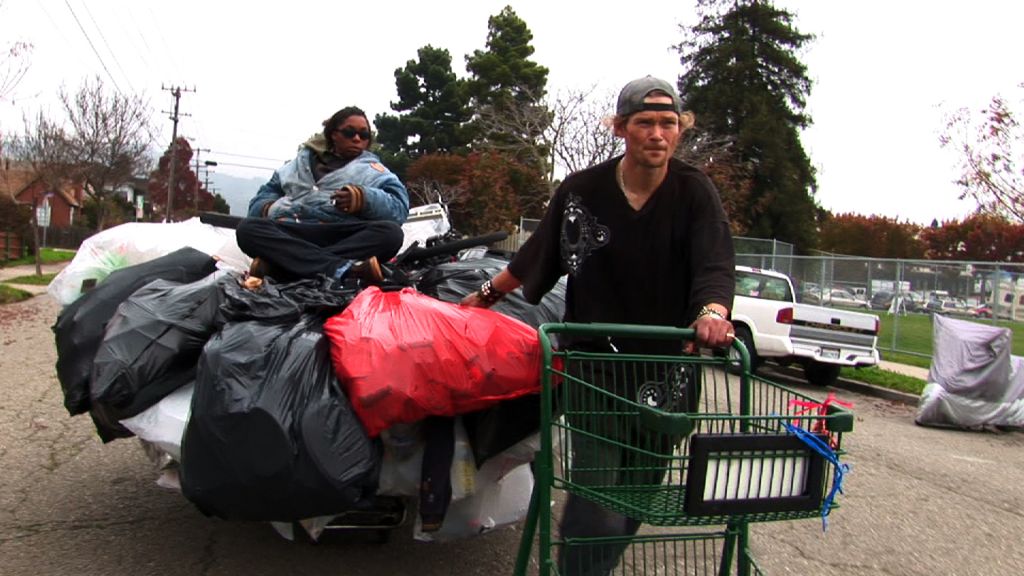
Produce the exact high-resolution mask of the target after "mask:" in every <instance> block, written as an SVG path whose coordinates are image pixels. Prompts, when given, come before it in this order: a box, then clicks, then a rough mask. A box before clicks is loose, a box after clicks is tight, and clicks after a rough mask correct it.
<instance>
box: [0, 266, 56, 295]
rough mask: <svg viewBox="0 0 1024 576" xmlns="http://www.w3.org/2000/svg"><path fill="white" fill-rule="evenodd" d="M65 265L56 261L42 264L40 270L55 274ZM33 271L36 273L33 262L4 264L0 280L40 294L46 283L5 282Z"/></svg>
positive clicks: (32, 273) (30, 274)
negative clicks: (17, 264) (12, 264)
mask: <svg viewBox="0 0 1024 576" xmlns="http://www.w3.org/2000/svg"><path fill="white" fill-rule="evenodd" d="M67 265H68V263H67V262H57V263H54V264H43V265H42V271H43V274H56V273H57V272H60V271H61V270H63V269H64V267H65V266H67ZM35 273H36V265H35V264H22V265H19V266H6V267H3V268H0V282H4V283H7V284H9V285H10V286H13V287H15V288H19V289H21V290H24V291H26V292H29V293H30V294H35V295H37V296H38V295H40V294H46V285H45V284H43V285H36V284H14V283H10V282H7V281H8V280H10V279H12V278H19V277H21V276H35Z"/></svg>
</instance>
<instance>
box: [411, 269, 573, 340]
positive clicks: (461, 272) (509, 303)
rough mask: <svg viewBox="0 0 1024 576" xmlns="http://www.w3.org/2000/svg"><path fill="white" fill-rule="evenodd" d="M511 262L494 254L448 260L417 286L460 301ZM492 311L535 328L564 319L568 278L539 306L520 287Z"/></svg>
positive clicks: (434, 293)
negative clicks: (566, 281) (524, 296)
mask: <svg viewBox="0 0 1024 576" xmlns="http://www.w3.org/2000/svg"><path fill="white" fill-rule="evenodd" d="M507 265H508V260H505V259H502V258H497V257H494V256H485V257H484V258H479V259H476V260H459V261H455V262H445V263H444V264H438V265H437V266H434V267H433V268H431V269H430V270H428V271H426V272H424V273H423V275H422V276H421V277H420V279H419V280H418V281H417V282H416V289H417V290H419V291H420V292H422V293H424V294H426V295H428V296H432V297H434V298H437V299H438V300H442V301H444V302H455V303H458V302H459V301H461V300H462V299H463V298H464V297H465V296H467V295H468V294H470V293H472V292H475V291H477V290H479V289H480V285H481V284H483V283H484V281H486V280H487V279H488V278H492V277H494V276H496V275H497V274H498V272H501V271H502V270H504V269H505V266H507ZM491 310H494V311H495V312H501V313H502V314H504V315H506V316H511V317H513V318H515V319H517V320H522V321H523V322H525V323H527V324H529V325H530V326H533V327H534V328H537V327H539V326H540V325H541V324H543V323H545V322H560V321H561V320H562V315H563V314H564V312H565V278H564V277H563V278H561V279H559V280H558V283H557V284H555V287H554V288H552V289H551V291H550V292H548V293H547V294H545V295H544V297H543V298H541V301H540V303H539V304H537V305H533V304H530V303H529V302H527V301H526V299H525V298H523V291H522V290H521V289H516V290H513V291H512V292H510V293H509V294H507V295H506V296H505V297H504V298H502V299H501V300H500V301H499V302H498V303H497V304H495V305H494V306H492V307H491Z"/></svg>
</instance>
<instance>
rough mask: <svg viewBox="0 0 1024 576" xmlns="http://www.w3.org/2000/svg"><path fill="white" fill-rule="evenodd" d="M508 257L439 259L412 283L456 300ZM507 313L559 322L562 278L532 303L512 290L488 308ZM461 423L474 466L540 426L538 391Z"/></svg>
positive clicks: (532, 323)
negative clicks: (470, 449) (457, 259)
mask: <svg viewBox="0 0 1024 576" xmlns="http://www.w3.org/2000/svg"><path fill="white" fill-rule="evenodd" d="M507 265H508V260H505V259H502V258H497V257H494V256H487V257H484V258H480V259H478V260H460V261H457V262H446V263H444V264H439V265H437V266H435V267H434V268H432V269H430V270H429V271H427V272H425V273H424V274H423V276H421V277H420V279H419V282H418V283H417V289H419V291H420V292H423V293H424V294H428V295H430V296H433V297H434V298H437V299H439V300H443V301H445V302H459V301H461V300H462V299H463V298H464V297H465V296H466V295H467V294H469V293H471V292H474V291H476V290H479V289H480V285H481V284H483V283H484V281H485V280H487V279H488V278H491V277H493V276H495V275H497V274H498V273H499V272H501V271H502V270H504V268H505V266H507ZM491 309H492V310H495V311H497V312H501V313H502V314H505V315H506V316H511V317H513V318H516V319H518V320H522V321H523V322H525V323H527V324H529V325H530V326H533V327H534V328H539V327H540V325H541V324H544V323H546V322H560V321H561V320H562V316H563V314H564V312H565V278H564V277H563V278H561V279H559V281H558V283H557V284H555V287H554V288H553V289H552V290H551V291H550V292H548V293H547V294H545V295H544V297H543V298H542V299H541V301H540V304H537V305H536V306H534V305H533V304H530V303H529V302H527V301H526V299H525V298H523V292H522V290H518V289H517V290H514V291H512V292H511V293H509V294H508V295H506V296H505V297H504V298H502V299H501V300H500V301H499V302H498V303H497V304H495V305H494V306H493V307H492V308H491ZM462 423H463V425H464V426H465V428H466V434H467V436H468V437H469V444H470V447H471V448H472V449H473V460H474V461H475V463H476V465H477V467H478V468H479V467H480V466H482V465H483V464H484V462H486V461H487V460H488V459H489V458H491V457H493V456H496V455H498V454H500V453H501V452H503V451H505V450H507V449H508V448H511V447H512V446H514V445H515V444H517V443H519V441H521V440H523V439H524V438H526V437H527V436H529V435H530V434H533V433H534V432H536V431H537V430H539V429H540V395H539V394H529V395H526V396H521V397H519V398H514V399H512V400H503V401H501V402H499V403H497V404H495V405H494V406H492V407H490V408H487V409H484V410H479V411H476V412H471V413H469V414H463V415H462Z"/></svg>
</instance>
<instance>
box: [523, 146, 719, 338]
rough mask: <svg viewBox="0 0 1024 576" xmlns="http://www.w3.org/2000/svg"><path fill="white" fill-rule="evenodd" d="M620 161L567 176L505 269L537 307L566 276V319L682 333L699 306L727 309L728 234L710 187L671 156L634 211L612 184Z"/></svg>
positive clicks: (700, 173)
mask: <svg viewBox="0 0 1024 576" xmlns="http://www.w3.org/2000/svg"><path fill="white" fill-rule="evenodd" d="M618 161H619V158H614V159H612V160H610V161H607V162H604V163H601V164H599V165H597V166H594V167H592V168H589V169H587V170H583V171H581V172H578V173H576V174H573V175H571V176H569V177H568V178H567V179H566V180H565V181H564V182H563V183H562V185H561V186H560V187H559V188H558V190H557V191H556V192H555V195H554V196H553V198H552V200H551V204H550V205H549V207H548V211H547V213H546V214H545V215H544V218H543V220H541V223H540V226H539V228H538V229H537V231H535V232H534V233H533V235H532V236H531V237H530V239H529V240H528V241H527V242H526V244H525V245H523V247H522V248H520V250H519V252H518V253H517V254H516V256H515V258H513V260H512V262H511V263H510V264H509V271H510V272H511V273H512V275H514V276H515V277H516V278H518V279H519V280H521V281H522V282H523V292H524V295H525V296H526V298H527V299H528V300H529V301H531V302H534V303H536V302H538V301H539V300H540V298H541V296H543V295H544V294H545V293H546V292H547V291H548V290H550V289H551V287H552V286H554V284H555V282H556V281H557V280H558V278H559V277H560V276H562V275H563V274H569V279H568V285H567V290H566V308H565V320H566V321H567V322H611V323H617V324H654V325H665V326H679V327H685V326H688V325H689V324H690V323H691V322H693V320H694V318H695V317H696V315H697V312H698V310H700V308H701V306H704V305H706V304H710V303H718V304H721V305H723V306H725V307H726V308H732V297H733V289H734V264H735V254H734V252H733V245H732V235H731V233H730V231H729V224H728V221H727V220H726V217H725V212H724V211H723V209H722V204H721V201H720V200H719V197H718V192H717V191H716V190H715V188H714V185H713V184H711V181H710V180H708V178H707V177H706V176H705V175H704V174H703V173H702V172H701V171H700V170H698V169H697V168H694V167H693V166H690V165H688V164H685V163H683V162H680V161H678V160H674V159H673V160H671V161H670V164H669V169H668V174H667V176H666V177H665V180H664V181H663V182H662V184H661V186H659V187H658V189H657V190H656V191H655V192H654V194H652V196H651V197H650V198H649V199H648V201H647V203H646V204H645V205H644V206H643V208H641V209H640V210H634V209H633V207H632V206H630V205H629V202H628V201H627V200H626V197H625V195H624V194H623V193H622V191H621V190H620V189H619V186H618V184H617V182H616V179H615V166H616V163H617V162H618ZM619 348H621V346H620V347H619ZM623 351H625V350H623Z"/></svg>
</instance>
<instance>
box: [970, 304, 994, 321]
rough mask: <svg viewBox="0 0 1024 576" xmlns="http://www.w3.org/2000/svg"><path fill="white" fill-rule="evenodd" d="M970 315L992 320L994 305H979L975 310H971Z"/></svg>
mask: <svg viewBox="0 0 1024 576" xmlns="http://www.w3.org/2000/svg"><path fill="white" fill-rule="evenodd" d="M970 315H971V316H974V317H975V318H991V317H992V305H991V304H988V303H984V304H979V305H977V306H975V307H974V308H971V309H970Z"/></svg>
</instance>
